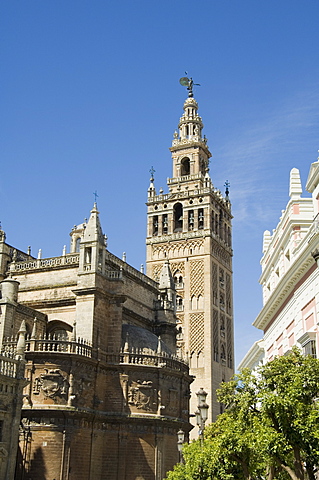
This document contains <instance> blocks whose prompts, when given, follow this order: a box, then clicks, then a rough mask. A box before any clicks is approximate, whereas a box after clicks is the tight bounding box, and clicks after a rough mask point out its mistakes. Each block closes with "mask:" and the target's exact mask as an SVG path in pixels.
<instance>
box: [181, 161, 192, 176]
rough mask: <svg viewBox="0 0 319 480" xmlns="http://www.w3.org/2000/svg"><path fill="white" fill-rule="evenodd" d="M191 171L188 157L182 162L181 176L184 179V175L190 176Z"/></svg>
mask: <svg viewBox="0 0 319 480" xmlns="http://www.w3.org/2000/svg"><path fill="white" fill-rule="evenodd" d="M190 170H191V167H190V160H189V158H188V157H185V158H183V160H182V161H181V176H182V177H183V176H184V175H189V174H190Z"/></svg>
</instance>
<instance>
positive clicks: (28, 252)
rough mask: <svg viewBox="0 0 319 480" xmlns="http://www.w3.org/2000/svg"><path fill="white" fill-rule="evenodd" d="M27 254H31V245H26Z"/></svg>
mask: <svg viewBox="0 0 319 480" xmlns="http://www.w3.org/2000/svg"><path fill="white" fill-rule="evenodd" d="M27 255H31V245H29V246H28V251H27Z"/></svg>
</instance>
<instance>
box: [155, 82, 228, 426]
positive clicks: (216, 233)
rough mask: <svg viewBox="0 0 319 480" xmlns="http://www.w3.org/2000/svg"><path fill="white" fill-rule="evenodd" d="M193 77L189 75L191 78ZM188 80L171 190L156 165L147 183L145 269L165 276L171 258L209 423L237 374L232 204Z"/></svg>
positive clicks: (184, 342) (185, 346)
mask: <svg viewBox="0 0 319 480" xmlns="http://www.w3.org/2000/svg"><path fill="white" fill-rule="evenodd" d="M186 80H188V79H186ZM192 87H193V82H192V79H190V80H189V84H188V91H189V94H188V98H187V99H186V101H185V103H184V113H183V115H182V117H181V118H180V121H179V124H178V131H175V133H174V138H173V142H172V147H171V148H170V151H171V153H172V160H173V176H172V178H169V179H168V182H167V185H168V193H167V194H164V193H163V191H162V190H161V191H160V192H159V194H157V193H156V190H155V186H154V171H153V169H152V171H151V182H150V187H149V189H148V202H147V207H148V212H147V216H148V227H147V239H146V244H147V274H148V275H149V276H150V277H152V278H153V279H155V280H159V278H160V272H161V269H162V265H163V263H164V262H165V261H166V260H169V262H170V267H171V271H172V274H173V278H174V282H175V287H176V310H177V317H178V325H177V328H178V345H179V349H180V353H181V354H183V355H185V356H188V357H189V361H190V373H191V374H192V375H195V376H196V378H195V381H194V383H193V384H192V396H191V413H194V412H195V410H196V409H197V398H196V395H195V393H196V392H197V390H199V388H200V387H203V388H204V389H205V390H206V391H207V392H208V397H207V403H208V404H209V407H210V408H209V421H212V420H214V419H215V418H216V416H217V415H218V414H219V413H220V412H221V411H222V408H223V407H222V405H220V404H219V403H218V402H217V398H216V389H217V388H218V387H219V384H220V382H222V381H227V380H229V378H230V377H231V375H232V374H233V361H234V345H233V296H232V254H233V252H232V246H231V237H232V234H231V219H232V215H231V204H230V201H229V197H228V193H229V192H228V186H227V184H226V194H225V196H223V195H222V194H221V192H220V190H217V189H216V188H214V186H213V183H212V180H211V178H210V175H209V159H210V157H211V153H210V151H209V149H208V145H207V139H206V137H205V136H203V135H202V130H203V122H202V119H201V117H200V116H199V114H198V104H197V102H196V100H195V99H194V97H193V88H192Z"/></svg>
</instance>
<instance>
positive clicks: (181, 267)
mask: <svg viewBox="0 0 319 480" xmlns="http://www.w3.org/2000/svg"><path fill="white" fill-rule="evenodd" d="M170 267H171V272H172V275H173V277H174V275H175V273H176V272H177V270H179V271H180V273H181V275H183V276H184V275H185V263H184V262H171V263H170Z"/></svg>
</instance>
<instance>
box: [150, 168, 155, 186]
mask: <svg viewBox="0 0 319 480" xmlns="http://www.w3.org/2000/svg"><path fill="white" fill-rule="evenodd" d="M154 173H155V170H154V168H153V167H151V169H150V174H151V181H152V182H154Z"/></svg>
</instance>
